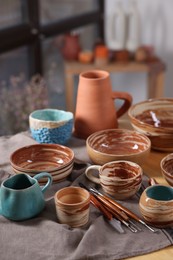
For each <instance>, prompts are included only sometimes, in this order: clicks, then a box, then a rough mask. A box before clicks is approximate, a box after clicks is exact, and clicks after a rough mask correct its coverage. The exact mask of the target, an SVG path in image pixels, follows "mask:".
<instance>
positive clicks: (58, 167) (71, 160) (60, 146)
mask: <svg viewBox="0 0 173 260" xmlns="http://www.w3.org/2000/svg"><path fill="white" fill-rule="evenodd" d="M36 146H38V147H39V146H40V147H50V146H54V147H55V149H54V150H56V148H58V151H60V149H61V148H62V149H66V150H68V151H69V152H70V154H71V156H70V157H68V158H69V161H68V162H67V163H66V164H63V165H62V166H57V167H52V168H50V170H49V172H52V171H54V170H60V169H62V168H64V167H66V166H68V165H69V164H71V163H73V162H74V156H75V155H74V152H73V150H72V149H71V148H69V147H67V146H64V145H60V144H33V145H27V146H23V147H21V148H19V149H17V150H15V151H14V152H13V153H12V154H11V155H10V163H11V166H12V167H14V168H15V169H17V170H22V171H23V170H25V168H24V167H21V166H18V165H16V164H15V163H14V162H13V157H14V156H15V155H16V153H18V152H20V151H21V150H23V149H27V148H30V147H36ZM26 170H27V171H32V172H38V170H33V169H31V168H27V169H26Z"/></svg>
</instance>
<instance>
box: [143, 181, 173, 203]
mask: <svg viewBox="0 0 173 260" xmlns="http://www.w3.org/2000/svg"><path fill="white" fill-rule="evenodd" d="M157 187H164V188H166V189H167V188H168V189H173V187H171V186H167V185H164V184H156V185H152V186H148V187H147V188H145V190H144V192H145V193H146V194H147V191H148V190H150V189H157ZM147 196H148V194H147ZM148 197H149V196H148ZM149 198H150V197H149ZM150 200H157V199H153V198H150ZM157 201H159V202H165V200H157ZM170 201H173V199H171V200H167V202H170Z"/></svg>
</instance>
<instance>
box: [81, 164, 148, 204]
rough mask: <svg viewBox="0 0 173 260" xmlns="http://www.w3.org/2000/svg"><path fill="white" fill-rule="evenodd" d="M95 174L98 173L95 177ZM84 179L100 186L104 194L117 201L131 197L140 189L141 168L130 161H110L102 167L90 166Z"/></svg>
mask: <svg viewBox="0 0 173 260" xmlns="http://www.w3.org/2000/svg"><path fill="white" fill-rule="evenodd" d="M96 172H98V173H99V175H98V176H96ZM85 175H86V177H87V178H88V179H89V180H90V181H92V182H94V183H97V184H100V185H101V186H102V189H103V191H104V192H105V193H107V194H109V195H111V196H113V197H114V198H115V199H118V200H125V199H127V198H130V197H132V196H133V195H134V194H135V193H136V192H137V191H138V190H139V188H140V186H141V182H142V175H143V171H142V168H141V167H140V166H139V165H138V164H136V163H134V162H130V161H124V160H120V161H112V162H108V163H105V164H104V165H102V166H100V165H91V166H89V167H88V168H87V169H86V171H85Z"/></svg>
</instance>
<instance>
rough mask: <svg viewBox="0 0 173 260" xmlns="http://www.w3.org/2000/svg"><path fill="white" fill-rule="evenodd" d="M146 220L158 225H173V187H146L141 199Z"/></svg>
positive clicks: (141, 206)
mask: <svg viewBox="0 0 173 260" xmlns="http://www.w3.org/2000/svg"><path fill="white" fill-rule="evenodd" d="M139 209H140V211H141V214H142V216H143V218H144V220H145V221H146V222H147V223H149V224H151V225H153V226H156V227H159V228H164V227H173V210H172V209H173V188H172V187H168V186H165V185H160V184H157V185H154V186H150V187H148V188H146V189H145V190H144V191H143V193H142V195H141V197H140V200H139Z"/></svg>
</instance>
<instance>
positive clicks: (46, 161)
mask: <svg viewBox="0 0 173 260" xmlns="http://www.w3.org/2000/svg"><path fill="white" fill-rule="evenodd" d="M73 160H74V153H73V151H72V150H71V149H70V148H68V147H65V146H62V145H57V144H35V145H30V146H25V147H22V148H20V149H18V150H16V151H15V152H14V153H12V155H11V157H10V162H11V165H12V167H14V168H15V169H18V170H22V171H24V172H26V171H32V172H34V171H36V172H37V171H43V170H48V171H49V172H50V171H54V170H55V169H61V168H63V167H65V166H68V165H69V164H71V163H72V162H73Z"/></svg>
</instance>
